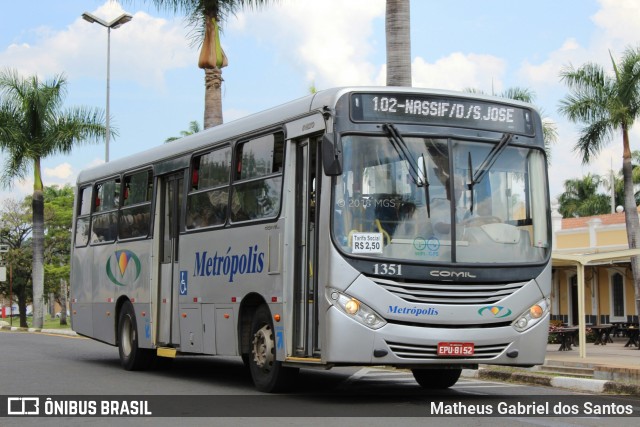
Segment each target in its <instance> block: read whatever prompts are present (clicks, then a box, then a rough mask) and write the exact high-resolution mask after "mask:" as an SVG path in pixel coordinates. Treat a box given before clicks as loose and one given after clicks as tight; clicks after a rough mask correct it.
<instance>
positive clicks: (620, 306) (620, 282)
mask: <svg viewBox="0 0 640 427" xmlns="http://www.w3.org/2000/svg"><path fill="white" fill-rule="evenodd" d="M611 305H612V311H611V312H612V315H613V317H624V277H623V276H622V274H620V273H615V274H614V275H613V276H611Z"/></svg>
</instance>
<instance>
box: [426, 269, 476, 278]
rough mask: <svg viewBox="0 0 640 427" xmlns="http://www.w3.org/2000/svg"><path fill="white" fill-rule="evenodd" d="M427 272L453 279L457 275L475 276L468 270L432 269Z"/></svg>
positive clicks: (464, 276)
mask: <svg viewBox="0 0 640 427" xmlns="http://www.w3.org/2000/svg"><path fill="white" fill-rule="evenodd" d="M429 274H431V275H432V276H433V277H451V278H454V279H455V278H458V277H463V278H470V279H474V278H476V277H477V276H476V275H474V274H471V273H470V272H468V271H448V270H432V271H431V273H429Z"/></svg>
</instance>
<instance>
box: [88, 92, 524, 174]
mask: <svg viewBox="0 0 640 427" xmlns="http://www.w3.org/2000/svg"><path fill="white" fill-rule="evenodd" d="M354 91H356V92H390V93H423V94H431V95H441V96H451V97H464V98H474V99H479V100H486V101H490V102H499V103H504V104H511V105H517V106H521V107H525V108H530V109H533V110H535V108H534V107H533V106H532V105H530V104H527V103H524V102H520V101H515V100H511V99H506V98H498V97H494V96H487V95H481V94H475V93H464V92H453V91H447V90H437V89H424V88H415V87H394V86H353V87H338V88H332V89H327V90H322V91H319V92H317V93H315V94H311V95H307V96H305V97H302V98H299V99H296V100H293V101H290V102H288V103H286V104H282V105H280V106H277V107H273V108H270V109H268V110H264V111H262V112H259V113H255V114H252V115H249V116H246V117H243V118H240V119H237V120H234V121H231V122H229V123H225V124H222V125H219V126H215V127H212V128H209V129H206V130H203V131H201V132H198V133H196V134H193V135H189V136H187V137H184V138H180V139H177V140H175V141H171V142H168V143H165V144H161V145H158V146H157V147H153V148H150V149H148V150H145V151H142V152H139V153H136V154H132V155H130V156H127V157H122V158H120V159H116V160H113V161H110V162H109V163H104V164H101V165H98V166H95V167H92V168H89V169H85V170H82V171H81V172H80V173H79V174H78V180H77V182H78V183H79V184H80V183H87V182H92V181H94V180H98V179H101V178H105V177H108V176H113V175H117V174H119V173H121V172H122V171H126V170H133V169H138V168H144V167H145V166H149V165H152V164H156V163H161V162H164V161H170V160H171V159H177V158H181V157H184V156H186V155H190V153H193V152H194V151H196V150H198V149H200V148H202V147H204V146H208V145H211V144H216V143H222V142H225V141H234V140H236V139H238V138H241V137H242V136H243V135H248V134H251V133H255V132H257V131H260V130H261V129H265V130H266V129H268V128H272V127H273V126H275V125H277V124H279V123H282V122H285V121H288V120H291V119H294V118H297V117H300V116H304V115H306V114H308V113H309V112H312V111H321V110H322V109H323V108H324V107H325V106H331V107H332V106H335V105H336V103H337V101H338V99H339V98H340V97H341V96H342V95H344V94H345V93H349V92H354Z"/></svg>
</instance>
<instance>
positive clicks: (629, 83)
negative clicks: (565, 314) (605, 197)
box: [559, 48, 640, 313]
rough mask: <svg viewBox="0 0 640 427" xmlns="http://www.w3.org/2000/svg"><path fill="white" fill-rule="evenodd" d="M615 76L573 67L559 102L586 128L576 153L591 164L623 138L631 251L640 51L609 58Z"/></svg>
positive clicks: (638, 278)
mask: <svg viewBox="0 0 640 427" xmlns="http://www.w3.org/2000/svg"><path fill="white" fill-rule="evenodd" d="M610 57H611V65H612V67H613V75H609V74H607V73H606V72H605V70H604V68H603V67H602V66H600V65H599V64H595V63H586V64H584V65H582V66H581V67H579V68H574V67H573V66H571V65H570V66H568V67H566V68H565V69H563V70H562V72H561V74H560V76H561V78H562V80H563V81H564V82H565V83H566V84H567V86H568V88H569V94H568V95H567V96H565V98H564V99H562V100H561V102H560V109H559V110H560V113H562V114H563V115H565V116H566V117H567V118H568V119H569V120H571V121H572V122H574V123H580V124H583V125H584V127H583V128H582V129H581V130H580V137H579V139H578V142H577V143H576V145H575V148H574V150H575V151H576V152H578V153H579V154H580V155H581V156H582V162H583V164H588V163H589V162H590V161H591V159H592V158H593V156H596V155H598V153H600V151H601V150H602V148H603V147H604V146H605V145H607V144H608V143H609V142H611V140H612V138H613V137H614V136H615V135H621V136H622V174H623V178H624V212H625V222H626V225H627V239H628V241H629V247H630V248H637V247H638V243H639V242H640V227H639V225H638V211H637V209H636V200H635V197H634V186H633V167H632V163H631V160H632V156H631V147H630V143H629V130H630V129H631V127H632V126H633V124H634V122H635V120H636V119H637V118H638V116H639V115H640V48H628V49H627V50H626V51H625V52H624V54H623V56H622V58H621V60H620V61H619V62H616V60H615V59H614V58H613V55H611V54H610ZM631 270H632V273H633V280H634V285H635V286H634V287H635V298H636V313H640V257H633V259H632V262H631Z"/></svg>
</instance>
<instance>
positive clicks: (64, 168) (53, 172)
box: [44, 162, 73, 181]
mask: <svg viewBox="0 0 640 427" xmlns="http://www.w3.org/2000/svg"><path fill="white" fill-rule="evenodd" d="M71 175H73V168H72V166H71V165H70V164H69V163H66V162H65V163H62V164H59V165H58V166H56V167H54V168H44V176H45V177H49V178H58V179H62V180H65V181H68V178H69V177H70V176H71Z"/></svg>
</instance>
